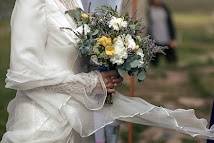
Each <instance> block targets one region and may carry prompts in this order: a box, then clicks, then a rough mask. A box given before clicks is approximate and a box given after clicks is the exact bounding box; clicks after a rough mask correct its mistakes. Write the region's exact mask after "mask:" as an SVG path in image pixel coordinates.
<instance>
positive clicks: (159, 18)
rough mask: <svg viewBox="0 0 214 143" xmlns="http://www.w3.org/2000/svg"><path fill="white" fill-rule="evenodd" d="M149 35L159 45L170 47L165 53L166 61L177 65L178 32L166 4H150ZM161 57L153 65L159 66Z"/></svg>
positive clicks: (156, 58) (158, 56)
mask: <svg viewBox="0 0 214 143" xmlns="http://www.w3.org/2000/svg"><path fill="white" fill-rule="evenodd" d="M148 33H149V34H150V35H151V36H152V38H153V39H154V40H155V41H156V43H157V44H158V45H161V46H168V49H166V50H165V51H164V52H165V58H166V61H167V62H168V63H172V64H173V63H176V62H177V55H176V50H175V48H176V44H175V40H176V30H175V26H174V23H173V20H172V16H171V12H170V10H169V8H168V7H167V6H166V5H165V4H164V3H161V4H160V5H158V6H157V5H155V4H153V3H152V2H151V3H150V7H149V10H148ZM161 55H162V54H157V55H156V57H155V58H154V59H153V61H152V64H153V65H158V63H159V59H160V56H161Z"/></svg>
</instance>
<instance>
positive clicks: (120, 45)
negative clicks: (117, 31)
mask: <svg viewBox="0 0 214 143" xmlns="http://www.w3.org/2000/svg"><path fill="white" fill-rule="evenodd" d="M114 48H115V53H114V56H113V57H111V59H110V60H111V62H112V63H113V64H117V65H121V64H123V63H124V60H125V59H127V57H128V53H127V49H126V47H125V45H124V40H123V37H122V36H118V37H117V38H116V39H115V40H114Z"/></svg>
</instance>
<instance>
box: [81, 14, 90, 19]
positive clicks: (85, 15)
mask: <svg viewBox="0 0 214 143" xmlns="http://www.w3.org/2000/svg"><path fill="white" fill-rule="evenodd" d="M81 17H82V18H84V19H88V18H89V15H88V14H86V13H81Z"/></svg>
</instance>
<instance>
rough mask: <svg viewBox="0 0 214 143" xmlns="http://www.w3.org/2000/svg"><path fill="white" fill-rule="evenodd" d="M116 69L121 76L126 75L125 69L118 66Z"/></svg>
mask: <svg viewBox="0 0 214 143" xmlns="http://www.w3.org/2000/svg"><path fill="white" fill-rule="evenodd" d="M117 71H118V73H119V74H120V76H122V77H124V76H125V75H126V73H127V72H126V71H125V70H123V69H122V68H118V69H117Z"/></svg>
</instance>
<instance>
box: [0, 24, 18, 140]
mask: <svg viewBox="0 0 214 143" xmlns="http://www.w3.org/2000/svg"><path fill="white" fill-rule="evenodd" d="M0 43H1V45H0V138H1V136H2V135H3V133H4V132H5V123H6V121H7V116H8V114H7V112H6V109H7V104H8V102H9V101H10V100H11V99H12V98H13V97H14V95H15V92H14V91H12V90H9V89H5V87H4V86H5V82H4V79H5V75H6V71H7V69H8V67H9V57H10V56H9V55H10V54H9V53H10V33H9V26H8V22H6V21H2V22H0Z"/></svg>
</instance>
